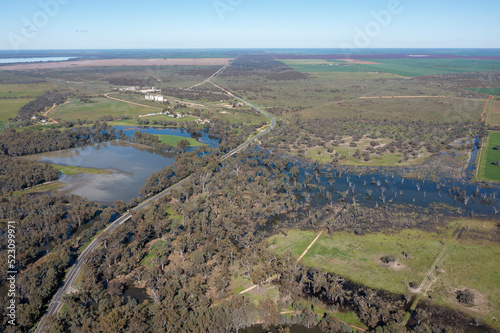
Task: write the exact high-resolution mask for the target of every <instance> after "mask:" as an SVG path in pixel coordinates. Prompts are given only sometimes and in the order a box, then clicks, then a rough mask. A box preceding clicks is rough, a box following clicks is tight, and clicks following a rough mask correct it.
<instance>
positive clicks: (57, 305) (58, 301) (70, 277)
mask: <svg viewBox="0 0 500 333" xmlns="http://www.w3.org/2000/svg"><path fill="white" fill-rule="evenodd" d="M225 68H227V66H226V67H224V68H223V69H225ZM221 72H222V71H218V72H217V73H216V74H220V73H221ZM208 80H210V79H208ZM231 96H232V97H234V98H236V99H238V100H239V101H241V102H242V103H245V104H246V105H248V106H250V107H252V108H254V109H255V110H257V111H259V112H261V113H262V114H264V115H265V116H267V117H268V118H269V119H270V120H271V125H270V126H269V127H268V128H267V129H266V130H265V131H263V132H261V133H259V134H258V135H256V136H255V137H253V138H251V139H250V140H248V141H247V142H245V143H243V144H242V145H240V146H239V147H237V148H235V149H233V150H232V151H230V152H229V153H227V154H226V155H224V156H222V158H221V159H223V160H224V159H227V158H228V157H230V156H233V155H234V154H236V153H237V152H239V151H241V150H243V149H245V148H246V147H248V145H249V144H250V143H252V142H254V141H255V140H258V139H259V138H260V137H262V136H263V135H265V134H266V133H268V132H269V131H271V130H272V129H273V128H274V126H275V125H276V120H275V119H274V118H273V117H272V116H271V115H270V114H269V113H267V112H265V111H263V110H261V109H260V108H258V107H256V106H254V105H252V104H250V103H249V102H247V101H245V100H243V99H242V98H239V97H236V96H234V95H232V94H231ZM190 178H191V176H188V177H187V178H185V179H183V180H181V181H180V182H178V183H177V184H175V185H173V186H171V187H169V188H168V189H166V190H164V191H163V192H160V193H158V194H157V195H155V196H153V197H151V198H149V199H147V200H145V201H143V202H142V203H140V204H139V205H137V206H136V207H135V208H133V209H132V211H136V210H139V209H142V208H144V207H146V206H147V205H148V204H150V203H151V202H154V201H156V200H158V199H159V198H161V197H163V196H165V195H167V194H169V193H170V192H171V191H172V190H174V189H176V188H178V187H180V186H181V185H182V184H184V183H185V182H187V181H188V180H189V179H190ZM131 217H132V216H131V214H130V212H129V211H127V212H126V213H125V214H123V215H122V216H120V217H119V218H118V219H117V220H115V221H114V222H113V223H111V224H110V225H109V226H108V227H107V228H106V229H104V230H103V231H102V232H101V233H100V234H99V235H98V236H96V237H95V238H94V239H93V240H92V241H91V242H90V244H89V245H88V246H87V248H85V250H84V251H83V252H82V253H81V254H80V256H79V257H78V259H77V260H76V262H75V264H74V265H73V266H72V267H71V269H70V270H69V272H68V274H67V275H66V277H65V279H64V282H63V284H62V286H61V287H60V288H59V290H58V291H57V293H56V294H55V295H54V297H53V298H52V301H51V302H50V304H49V307H48V309H47V312H45V314H44V315H43V317H42V319H41V320H40V322H39V324H38V326H37V328H36V330H35V333H42V332H44V328H45V324H46V318H47V316H48V315H52V314H55V313H57V312H59V310H60V309H61V307H62V305H63V302H62V298H63V296H64V295H66V294H68V293H70V292H71V291H73V290H74V289H73V284H74V283H75V281H76V278H77V277H78V275H79V274H80V270H81V269H82V267H83V264H85V262H86V260H87V257H88V255H89V254H90V252H92V251H93V250H94V249H95V248H97V247H98V246H99V245H100V244H101V242H102V240H103V239H104V238H105V237H106V236H107V235H108V234H109V233H110V232H111V231H113V230H114V229H115V228H116V227H117V226H119V225H120V224H123V223H124V222H126V221H128V220H129V219H130V218H131Z"/></svg>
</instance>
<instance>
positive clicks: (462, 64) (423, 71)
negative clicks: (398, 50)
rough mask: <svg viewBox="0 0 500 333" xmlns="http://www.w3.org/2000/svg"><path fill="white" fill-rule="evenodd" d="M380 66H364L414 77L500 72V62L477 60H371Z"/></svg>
mask: <svg viewBox="0 0 500 333" xmlns="http://www.w3.org/2000/svg"><path fill="white" fill-rule="evenodd" d="M368 61H373V62H376V63H378V64H370V65H362V66H364V67H367V68H370V69H371V70H375V71H382V72H388V73H392V74H396V75H401V76H406V77H414V76H424V75H439V74H449V73H468V72H487V71H498V70H500V60H475V59H370V60H368Z"/></svg>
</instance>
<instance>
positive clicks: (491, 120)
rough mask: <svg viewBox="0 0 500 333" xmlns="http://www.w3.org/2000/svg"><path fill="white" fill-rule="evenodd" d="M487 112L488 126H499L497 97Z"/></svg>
mask: <svg viewBox="0 0 500 333" xmlns="http://www.w3.org/2000/svg"><path fill="white" fill-rule="evenodd" d="M490 103H492V104H491V106H490V108H489V109H488V110H487V112H488V115H487V118H486V119H487V122H488V125H489V126H500V99H499V98H498V97H497V99H495V100H494V101H493V102H490Z"/></svg>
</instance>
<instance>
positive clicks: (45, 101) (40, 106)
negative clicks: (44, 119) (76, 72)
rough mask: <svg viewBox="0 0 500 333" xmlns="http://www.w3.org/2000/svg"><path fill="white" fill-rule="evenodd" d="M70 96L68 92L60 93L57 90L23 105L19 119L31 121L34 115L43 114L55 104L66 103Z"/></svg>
mask: <svg viewBox="0 0 500 333" xmlns="http://www.w3.org/2000/svg"><path fill="white" fill-rule="evenodd" d="M68 96H69V93H68V92H60V91H57V90H52V91H48V92H46V93H45V94H43V95H41V96H39V97H37V98H36V99H35V100H33V101H31V102H28V103H27V104H26V105H23V106H22V107H21V109H19V112H18V118H19V119H21V120H25V119H29V118H31V117H32V116H34V115H38V114H39V113H42V112H43V111H44V110H45V108H50V107H52V106H53V105H54V104H56V105H57V104H62V103H64V102H65V101H66V100H67V99H68Z"/></svg>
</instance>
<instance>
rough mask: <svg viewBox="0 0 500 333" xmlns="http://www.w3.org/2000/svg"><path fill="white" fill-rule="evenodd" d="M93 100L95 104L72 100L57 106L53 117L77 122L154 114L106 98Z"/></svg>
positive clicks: (141, 108)
mask: <svg viewBox="0 0 500 333" xmlns="http://www.w3.org/2000/svg"><path fill="white" fill-rule="evenodd" d="M92 100H93V101H94V102H95V103H83V102H81V101H80V100H79V99H76V98H71V99H69V101H68V102H67V103H65V104H62V105H59V106H57V107H56V108H55V110H54V111H52V113H51V115H52V117H53V118H54V119H60V120H61V121H76V120H78V119H87V120H91V121H96V120H99V119H101V118H102V117H103V116H106V115H111V116H113V117H119V116H131V117H137V116H139V115H143V114H148V113H152V112H154V110H153V109H150V108H146V107H141V106H138V105H132V104H128V103H125V102H120V101H115V100H111V99H108V98H105V97H95V98H92Z"/></svg>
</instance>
